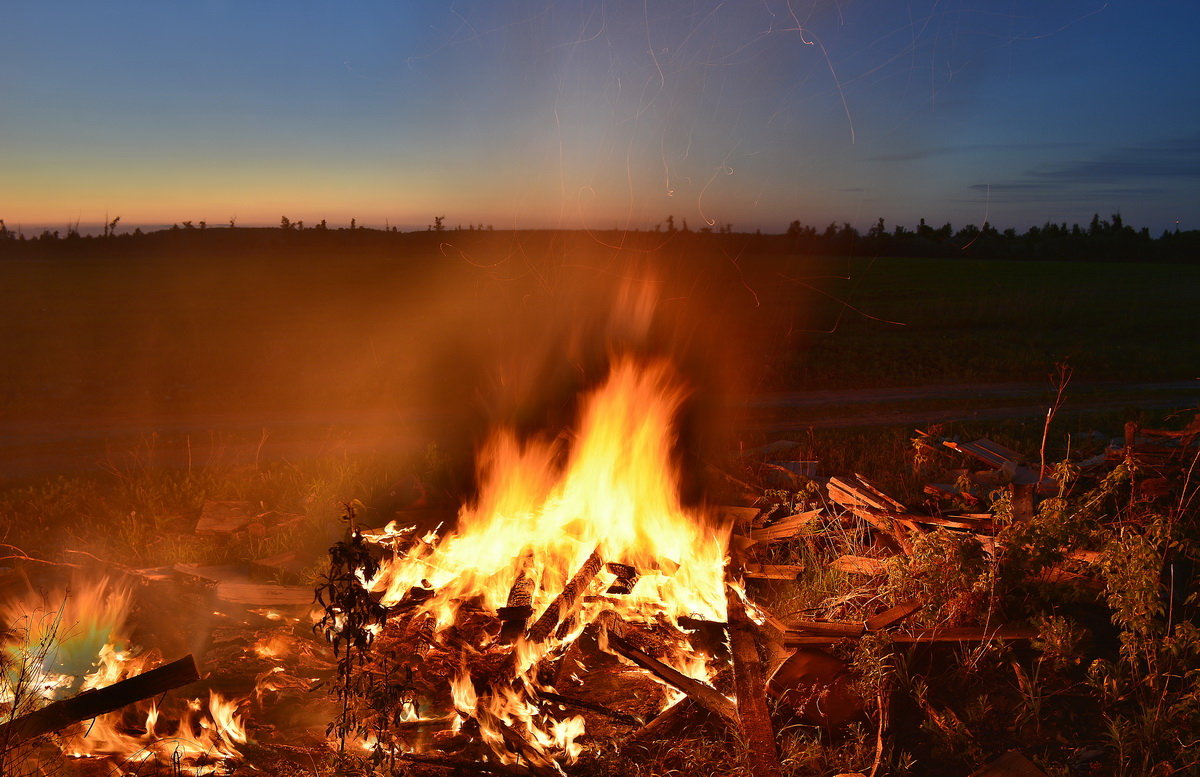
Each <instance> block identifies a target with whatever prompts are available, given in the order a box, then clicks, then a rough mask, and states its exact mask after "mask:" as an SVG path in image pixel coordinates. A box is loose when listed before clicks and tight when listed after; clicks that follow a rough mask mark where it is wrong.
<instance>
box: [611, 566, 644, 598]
mask: <svg viewBox="0 0 1200 777" xmlns="http://www.w3.org/2000/svg"><path fill="white" fill-rule="evenodd" d="M605 568H606V569H608V571H609V572H612V573H613V574H614V575H616V576H617V579H616V580H614V581H613V584H612V585H611V586H609V587H608V590H607V591H605V593H608V594H615V595H618V596H624V595H626V594H629V593H631V592H632V591H633V587H634V586H635V585H637V581H638V578H639V577H641V576H640V575H639V574H638V571H637V568H636V567H632V566H630V565H629V564H618V563H616V562H609V563H608V564H606V565H605Z"/></svg>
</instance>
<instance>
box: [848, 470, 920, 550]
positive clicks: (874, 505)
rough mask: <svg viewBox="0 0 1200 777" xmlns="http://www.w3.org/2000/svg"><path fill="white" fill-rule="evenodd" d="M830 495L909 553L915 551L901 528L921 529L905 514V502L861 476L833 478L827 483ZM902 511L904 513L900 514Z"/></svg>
mask: <svg viewBox="0 0 1200 777" xmlns="http://www.w3.org/2000/svg"><path fill="white" fill-rule="evenodd" d="M828 490H829V498H830V499H832V500H833V501H835V502H837V503H838V504H840V505H843V506H845V507H846V508H847V509H849V510H850V512H852V513H854V514H855V515H857V516H858V517H859V518H862V519H863V520H864V521H866V522H867V523H869V524H871V525H872V526H874V527H875V528H876V529H878V530H879V531H880V532H882V533H883V534H884V536H886V537H889V538H890V539H891V540H892V541H894V542H895V543H896V545H897V546H898V547H899V548H900V550H902V551H904V553H905V554H906V555H910V556H911V555H912V544H911V543H909V541H908V536H907V534H906V533H905V532H904V530H903V529H902V528H901V526H902V522H903V526H905V527H907V528H908V529H910V530H913V531H919V529H918V528H917V527H916V525H915V523H914V522H913V521H911V520H909V519H908V518H907V516H906V514H907V512H908V511H907V509H906V508H905V507H904V505H902V504H900V503H899V502H897V501H896V500H894V499H892V498H891V497H889V496H887V495H886V494H884V493H883V492H882V491H880V490H879V489H877V488H875V487H874V486H872V485H871V484H870V483H868V482H867V481H866V480H865V479H863V478H862V477H861V476H855V477H854V478H853V479H849V478H830V479H829V484H828ZM896 514H899V515H900V516H902V517H897V515H896Z"/></svg>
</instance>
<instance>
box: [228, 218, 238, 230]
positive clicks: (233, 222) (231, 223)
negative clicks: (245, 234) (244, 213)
mask: <svg viewBox="0 0 1200 777" xmlns="http://www.w3.org/2000/svg"><path fill="white" fill-rule="evenodd" d="M236 226H237V216H230V217H229V228H230V229H233V228H234V227H236Z"/></svg>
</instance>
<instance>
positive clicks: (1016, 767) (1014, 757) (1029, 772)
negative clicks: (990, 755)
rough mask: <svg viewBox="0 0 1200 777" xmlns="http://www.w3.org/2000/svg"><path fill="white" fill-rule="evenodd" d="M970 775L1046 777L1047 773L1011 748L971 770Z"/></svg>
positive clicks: (986, 776)
mask: <svg viewBox="0 0 1200 777" xmlns="http://www.w3.org/2000/svg"><path fill="white" fill-rule="evenodd" d="M970 777H1046V773H1045V772H1043V771H1042V770H1041V769H1039V768H1037V767H1036V766H1034V765H1033V762H1032V761H1030V760H1029V759H1028V758H1026V757H1025V756H1023V755H1021V753H1020V752H1018V751H1016V750H1009V751H1008V752H1007V753H1005V754H1004V755H1002V756H1000V757H999V758H997V759H996V760H994V761H992V762H991V763H988V764H986V765H985V766H983V767H981V768H979V769H976V770H975V771H973V772H971V775H970Z"/></svg>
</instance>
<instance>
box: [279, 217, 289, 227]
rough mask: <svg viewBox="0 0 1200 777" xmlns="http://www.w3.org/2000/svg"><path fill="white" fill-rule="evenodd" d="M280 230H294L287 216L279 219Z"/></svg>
mask: <svg viewBox="0 0 1200 777" xmlns="http://www.w3.org/2000/svg"><path fill="white" fill-rule="evenodd" d="M279 228H280V229H291V228H292V222H290V221H288V217H287V216H280V217H279Z"/></svg>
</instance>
